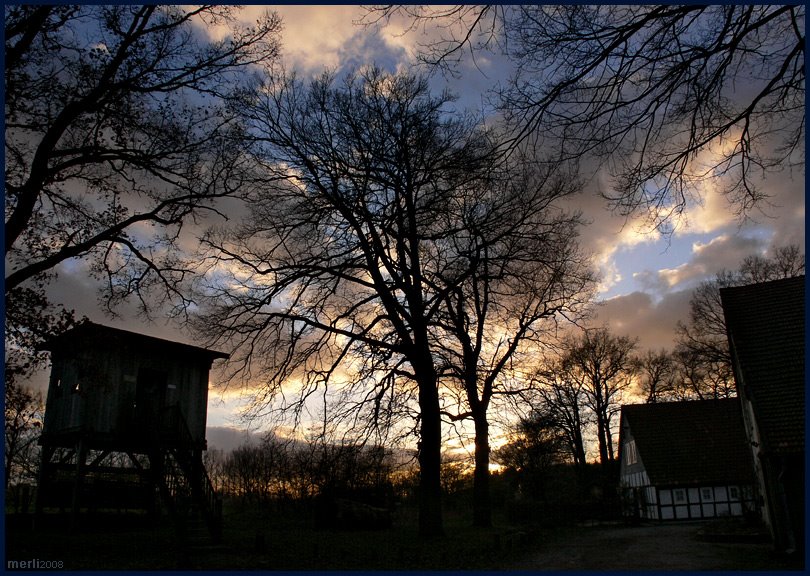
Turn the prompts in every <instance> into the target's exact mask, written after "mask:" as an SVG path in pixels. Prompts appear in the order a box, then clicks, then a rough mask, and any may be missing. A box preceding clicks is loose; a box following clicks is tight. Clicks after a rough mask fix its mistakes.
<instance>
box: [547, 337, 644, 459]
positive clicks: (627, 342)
mask: <svg viewBox="0 0 810 576" xmlns="http://www.w3.org/2000/svg"><path fill="white" fill-rule="evenodd" d="M635 347H636V341H635V340H631V339H630V338H628V337H626V336H614V335H613V334H611V333H610V332H609V331H608V330H607V328H596V329H590V330H585V331H584V332H583V334H582V336H581V337H579V338H569V339H568V340H567V341H566V343H565V352H564V356H563V360H562V370H563V372H564V373H565V375H566V377H567V378H570V379H572V380H574V381H576V382H578V383H579V384H581V385H582V390H583V393H584V396H585V404H586V406H587V407H588V409H589V410H590V411H591V412H592V414H593V416H594V419H595V421H596V437H597V440H598V443H599V461H600V462H601V463H602V465H603V466H607V465H608V464H609V463H611V462H614V461H615V459H616V455H615V451H614V448H613V424H614V420H613V417H614V416H615V415H616V414H618V413H619V410H620V409H621V400H622V395H623V392H624V391H625V390H626V389H627V388H629V387H630V384H631V382H632V379H631V376H632V373H633V369H634V366H633V362H632V356H631V354H632V353H633V350H634V349H635Z"/></svg>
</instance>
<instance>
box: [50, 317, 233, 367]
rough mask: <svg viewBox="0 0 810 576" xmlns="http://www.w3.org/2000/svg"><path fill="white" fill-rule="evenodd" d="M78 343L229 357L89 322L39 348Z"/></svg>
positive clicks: (68, 346)
mask: <svg viewBox="0 0 810 576" xmlns="http://www.w3.org/2000/svg"><path fill="white" fill-rule="evenodd" d="M79 342H84V343H88V342H91V343H92V342H95V343H98V344H100V345H105V346H118V345H127V346H135V347H140V348H144V347H147V348H151V349H155V348H158V349H162V350H167V351H171V352H177V353H194V354H199V355H202V356H204V357H206V358H209V359H211V360H214V359H216V358H228V357H229V355H228V354H225V353H224V352H217V351H215V350H208V349H206V348H200V347H199V346H192V345H191V344H184V343H182V342H175V341H173V340H164V339H162V338H155V337H154V336H147V335H145V334H138V333H137V332H130V331H128V330H121V329H119V328H112V327H111V326H104V325H102V324H96V323H94V322H89V321H86V322H82V323H80V324H78V325H76V326H75V327H73V328H71V329H69V330H67V331H65V332H63V333H62V334H59V335H58V336H54V337H53V338H51V339H50V340H48V341H47V342H45V343H43V344H42V345H41V346H40V347H39V348H40V349H41V350H48V351H54V350H59V349H64V348H72V347H74V346H75V345H76V344H77V343H79Z"/></svg>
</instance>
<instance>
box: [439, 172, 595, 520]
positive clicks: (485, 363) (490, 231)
mask: <svg viewBox="0 0 810 576" xmlns="http://www.w3.org/2000/svg"><path fill="white" fill-rule="evenodd" d="M498 175H499V177H498V178H496V179H494V180H493V181H490V182H491V183H485V185H484V186H483V187H478V188H473V189H472V190H468V191H466V194H463V193H462V194H460V195H458V198H459V199H458V201H457V202H458V203H459V205H460V208H461V209H460V214H459V215H458V216H457V217H456V218H455V221H456V222H457V223H458V224H457V226H458V229H459V231H461V233H460V234H457V235H455V236H454V237H453V238H452V242H453V243H454V247H453V253H457V254H459V255H461V259H460V261H459V263H460V264H461V265H462V267H461V268H459V269H456V270H454V269H452V268H447V267H446V268H445V270H444V271H443V272H442V282H443V283H444V285H446V286H447V287H448V289H447V297H446V299H445V306H444V311H443V313H442V314H440V315H439V317H438V324H439V328H440V331H439V332H438V339H437V345H436V349H437V350H438V351H439V355H440V358H441V362H442V365H443V366H444V369H443V370H442V372H441V375H442V377H443V380H445V381H449V386H451V387H452V388H455V387H458V389H459V390H460V391H461V394H460V396H461V398H460V399H459V400H460V401H453V400H452V399H448V401H447V402H445V408H444V410H443V411H444V412H445V413H446V414H447V415H448V416H449V417H450V419H451V420H452V421H458V420H463V419H471V420H472V421H473V424H474V430H475V473H474V483H473V496H474V497H473V518H474V524H475V525H477V526H490V525H491V523H492V518H491V510H490V505H489V464H490V457H489V455H490V447H489V414H488V413H489V411H490V408H491V406H492V405H493V403H495V402H496V401H497V400H498V398H499V397H501V396H515V395H518V394H520V393H521V392H522V391H523V389H524V388H525V387H526V383H525V380H524V378H522V375H521V367H522V371H523V372H528V371H530V370H531V369H532V366H533V365H534V362H535V360H536V357H537V354H538V353H539V351H540V350H542V348H543V346H544V345H546V344H547V343H548V340H550V338H551V337H550V336H549V333H550V332H552V331H553V330H555V329H556V327H557V321H559V320H560V319H562V318H565V317H567V318H568V319H569V320H570V319H573V318H574V317H576V316H578V315H580V314H581V313H582V309H583V308H584V304H585V302H586V301H587V300H588V298H589V296H590V289H591V288H592V286H593V284H594V277H593V274H592V272H591V271H590V269H589V266H588V261H587V258H586V257H585V256H584V255H583V254H582V253H580V251H579V247H578V245H577V242H576V239H577V235H578V230H577V227H578V226H579V225H580V220H579V216H578V215H577V214H567V213H566V212H564V211H562V210H560V209H559V208H558V207H556V206H555V202H557V201H559V200H560V199H562V198H565V197H567V196H569V195H571V194H572V193H574V192H575V191H577V190H578V187H577V186H576V181H575V179H572V178H571V177H570V176H568V177H567V175H565V174H559V173H558V171H557V170H544V169H542V168H541V167H540V166H539V165H537V164H536V163H532V162H528V161H521V162H520V163H518V162H514V161H512V162H509V163H507V164H506V165H503V166H500V167H499V169H498ZM462 192H463V191H462ZM454 276H455V277H454ZM455 396H456V394H451V395H450V396H449V398H453V397H455Z"/></svg>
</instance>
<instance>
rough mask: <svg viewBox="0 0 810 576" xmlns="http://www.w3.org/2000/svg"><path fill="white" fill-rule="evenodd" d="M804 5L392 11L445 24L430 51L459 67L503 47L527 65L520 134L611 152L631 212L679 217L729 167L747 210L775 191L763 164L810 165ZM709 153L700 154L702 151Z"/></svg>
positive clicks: (730, 181)
mask: <svg viewBox="0 0 810 576" xmlns="http://www.w3.org/2000/svg"><path fill="white" fill-rule="evenodd" d="M804 14H805V13H804V6H802V5H780V6H771V5H717V6H706V5H687V6H672V5H658V6H656V5H632V6H618V5H610V4H598V5H596V4H594V5H578V4H577V5H558V6H549V5H520V6H516V5H510V6H504V5H485V6H442V7H433V6H431V7H425V6H381V7H377V8H372V9H370V10H369V13H368V15H367V17H366V21H367V22H368V23H375V22H378V21H379V20H381V19H385V18H391V17H394V16H404V17H405V18H406V19H408V20H410V25H411V28H413V29H415V28H417V27H418V28H420V29H421V28H422V27H426V26H431V25H432V26H434V28H435V29H437V30H438V31H439V34H440V37H439V39H438V40H437V41H435V42H432V43H429V44H427V45H424V46H422V52H421V58H422V60H423V61H425V62H427V63H428V64H430V65H432V66H438V67H440V68H441V69H443V70H451V71H454V70H455V69H456V65H457V64H458V63H459V62H460V61H461V60H462V59H463V58H464V57H466V55H467V54H468V53H469V54H471V55H472V57H473V58H475V56H476V54H477V53H479V52H481V51H493V52H496V53H501V54H503V55H505V56H506V57H507V58H509V59H510V60H511V61H512V62H513V63H514V68H515V72H514V75H513V76H512V77H511V78H510V79H509V81H508V82H507V83H506V85H505V86H504V87H503V88H502V89H500V90H498V91H497V92H498V93H497V96H498V102H499V104H500V106H501V109H502V111H503V112H504V114H505V117H506V118H507V119H508V120H509V122H510V123H511V124H512V125H513V127H514V130H515V132H514V137H515V141H523V140H525V139H533V140H535V141H540V140H548V139H549V138H554V139H555V141H556V143H557V145H559V146H560V149H561V151H562V154H563V156H564V157H565V156H567V157H583V156H586V155H588V156H591V157H596V158H599V159H602V160H608V161H609V166H610V168H611V169H612V171H613V173H614V175H615V176H616V186H615V193H612V194H609V195H608V198H609V200H610V202H611V204H612V206H613V207H614V208H615V209H617V210H619V211H620V212H621V213H623V214H629V213H631V212H633V211H636V210H638V209H644V210H646V211H647V214H648V215H649V217H650V219H651V222H652V223H654V224H656V225H658V226H659V227H665V226H666V225H668V224H671V223H672V222H671V217H672V216H673V215H677V214H680V213H681V212H682V211H683V209H684V208H685V206H686V205H687V204H688V203H689V202H690V201H692V200H694V199H697V198H700V194H701V192H700V183H701V181H702V180H703V179H704V178H705V177H707V176H711V177H717V176H720V175H722V176H724V181H725V184H726V186H725V192H726V194H727V195H728V198H729V199H730V201H731V202H732V205H733V206H734V207H735V209H736V210H737V211H738V212H739V213H740V214H745V213H747V212H748V211H750V209H751V208H752V207H753V206H755V205H759V204H761V201H762V200H763V199H764V198H766V197H767V193H766V192H765V191H764V190H762V189H760V188H758V187H757V186H756V183H755V181H754V174H755V172H759V171H765V172H768V171H775V170H781V169H784V167H785V166H786V165H790V164H791V163H792V164H795V165H801V166H803V162H804V157H803V153H802V152H803V145H804V110H805V105H804V79H805V71H804V38H805V32H804ZM703 152H708V154H706V155H704V156H703V157H702V159H700V160H701V161H700V162H698V161H697V160H698V155H700V154H701V153H703Z"/></svg>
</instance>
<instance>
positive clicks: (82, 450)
mask: <svg viewBox="0 0 810 576" xmlns="http://www.w3.org/2000/svg"><path fill="white" fill-rule="evenodd" d="M85 460H87V446H86V445H85V442H84V440H83V439H81V440H79V445H78V447H77V448H76V476H75V478H74V479H73V500H72V502H71V511H70V528H71V530H75V529H76V528H77V527H78V520H79V510H80V509H81V495H82V494H81V492H82V480H83V478H82V476H83V475H84V465H85Z"/></svg>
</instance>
